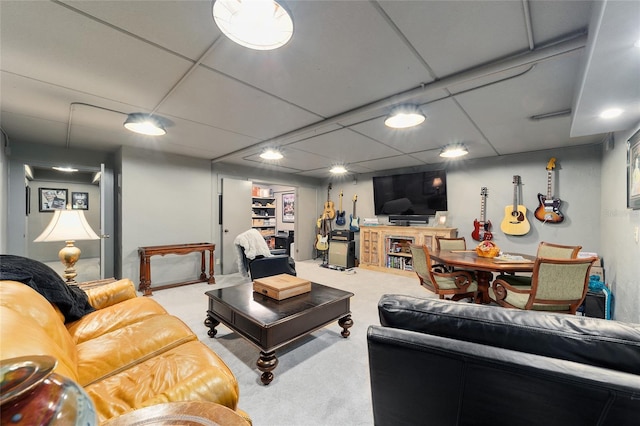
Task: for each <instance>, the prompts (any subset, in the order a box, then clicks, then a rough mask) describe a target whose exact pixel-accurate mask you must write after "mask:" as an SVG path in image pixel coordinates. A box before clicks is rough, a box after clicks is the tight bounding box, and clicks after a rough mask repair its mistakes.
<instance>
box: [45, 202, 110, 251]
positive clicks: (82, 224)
mask: <svg viewBox="0 0 640 426" xmlns="http://www.w3.org/2000/svg"><path fill="white" fill-rule="evenodd" d="M98 239H100V237H98V235H97V234H96V233H95V232H94V231H93V229H91V226H90V225H89V223H88V222H87V219H86V218H85V217H84V212H83V211H82V210H56V211H55V212H54V213H53V218H52V219H51V222H49V224H48V225H47V227H46V228H45V230H44V231H42V234H40V235H39V236H38V238H36V239H35V240H33V242H35V243H41V242H45V241H70V240H73V241H77V240H98Z"/></svg>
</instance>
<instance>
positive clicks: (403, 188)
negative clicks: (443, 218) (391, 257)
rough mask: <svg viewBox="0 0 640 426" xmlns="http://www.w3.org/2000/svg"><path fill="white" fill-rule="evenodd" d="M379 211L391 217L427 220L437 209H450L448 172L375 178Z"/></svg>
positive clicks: (439, 171)
mask: <svg viewBox="0 0 640 426" xmlns="http://www.w3.org/2000/svg"><path fill="white" fill-rule="evenodd" d="M373 202H374V204H375V214H376V215H389V220H391V221H395V220H399V221H420V222H426V221H427V218H428V216H433V215H435V214H436V211H445V210H447V175H446V173H445V171H444V170H431V171H427V172H418V173H407V174H401V175H391V176H377V177H374V178H373Z"/></svg>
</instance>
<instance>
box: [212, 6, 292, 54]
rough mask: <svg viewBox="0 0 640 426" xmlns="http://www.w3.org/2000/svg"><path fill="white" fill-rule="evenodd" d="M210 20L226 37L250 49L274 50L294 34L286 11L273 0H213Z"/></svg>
mask: <svg viewBox="0 0 640 426" xmlns="http://www.w3.org/2000/svg"><path fill="white" fill-rule="evenodd" d="M213 20H214V21H215V22H216V25H218V28H220V31H222V33H223V34H224V35H225V36H227V37H229V38H230V39H231V40H233V41H235V42H236V43H238V44H239V45H241V46H244V47H248V48H249V49H255V50H273V49H277V48H278V47H281V46H284V45H285V44H286V43H287V42H288V41H289V40H290V39H291V37H292V36H293V20H292V19H291V16H290V15H289V12H287V11H286V10H285V8H284V7H282V5H281V4H279V3H278V2H276V1H274V0H244V1H243V0H216V1H215V2H214V3H213Z"/></svg>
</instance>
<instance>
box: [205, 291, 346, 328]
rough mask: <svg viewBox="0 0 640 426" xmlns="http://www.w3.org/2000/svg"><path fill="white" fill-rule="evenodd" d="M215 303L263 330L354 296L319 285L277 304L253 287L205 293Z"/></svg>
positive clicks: (276, 301) (278, 301)
mask: <svg viewBox="0 0 640 426" xmlns="http://www.w3.org/2000/svg"><path fill="white" fill-rule="evenodd" d="M205 294H206V295H207V296H209V297H210V298H212V299H215V300H217V301H219V302H220V303H223V304H225V305H228V306H230V307H232V308H233V310H234V311H236V312H239V313H241V314H243V315H246V316H247V317H249V318H251V319H253V320H254V321H256V322H258V323H259V324H261V326H262V327H269V326H272V325H275V324H277V323H279V322H281V321H284V320H288V319H290V318H291V317H292V316H295V315H296V314H300V313H303V312H306V311H309V310H313V309H315V308H321V307H322V306H323V305H326V304H330V303H334V302H336V301H339V300H343V299H348V298H350V297H352V296H353V293H350V292H348V291H343V290H340V289H337V288H333V287H327V286H325V285H322V284H318V283H314V282H312V283H311V291H310V292H308V293H304V294H300V295H298V296H294V297H291V298H288V299H284V300H275V299H272V298H270V297H267V296H265V295H263V294H260V293H256V292H254V291H253V283H247V284H240V285H238V286H233V287H226V288H222V289H218V290H210V291H207V292H206V293H205Z"/></svg>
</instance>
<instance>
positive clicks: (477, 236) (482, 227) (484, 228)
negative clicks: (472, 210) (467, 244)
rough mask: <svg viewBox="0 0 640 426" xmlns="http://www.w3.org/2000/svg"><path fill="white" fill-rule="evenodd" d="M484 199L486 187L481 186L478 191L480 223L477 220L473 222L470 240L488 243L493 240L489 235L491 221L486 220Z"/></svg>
mask: <svg viewBox="0 0 640 426" xmlns="http://www.w3.org/2000/svg"><path fill="white" fill-rule="evenodd" d="M486 198H487V187H486V186H483V187H482V188H481V189H480V217H481V218H482V221H478V219H476V220H474V221H473V232H471V238H473V239H474V240H476V241H488V240H490V239H492V238H493V234H491V221H490V220H487V210H486V205H485V200H486Z"/></svg>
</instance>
